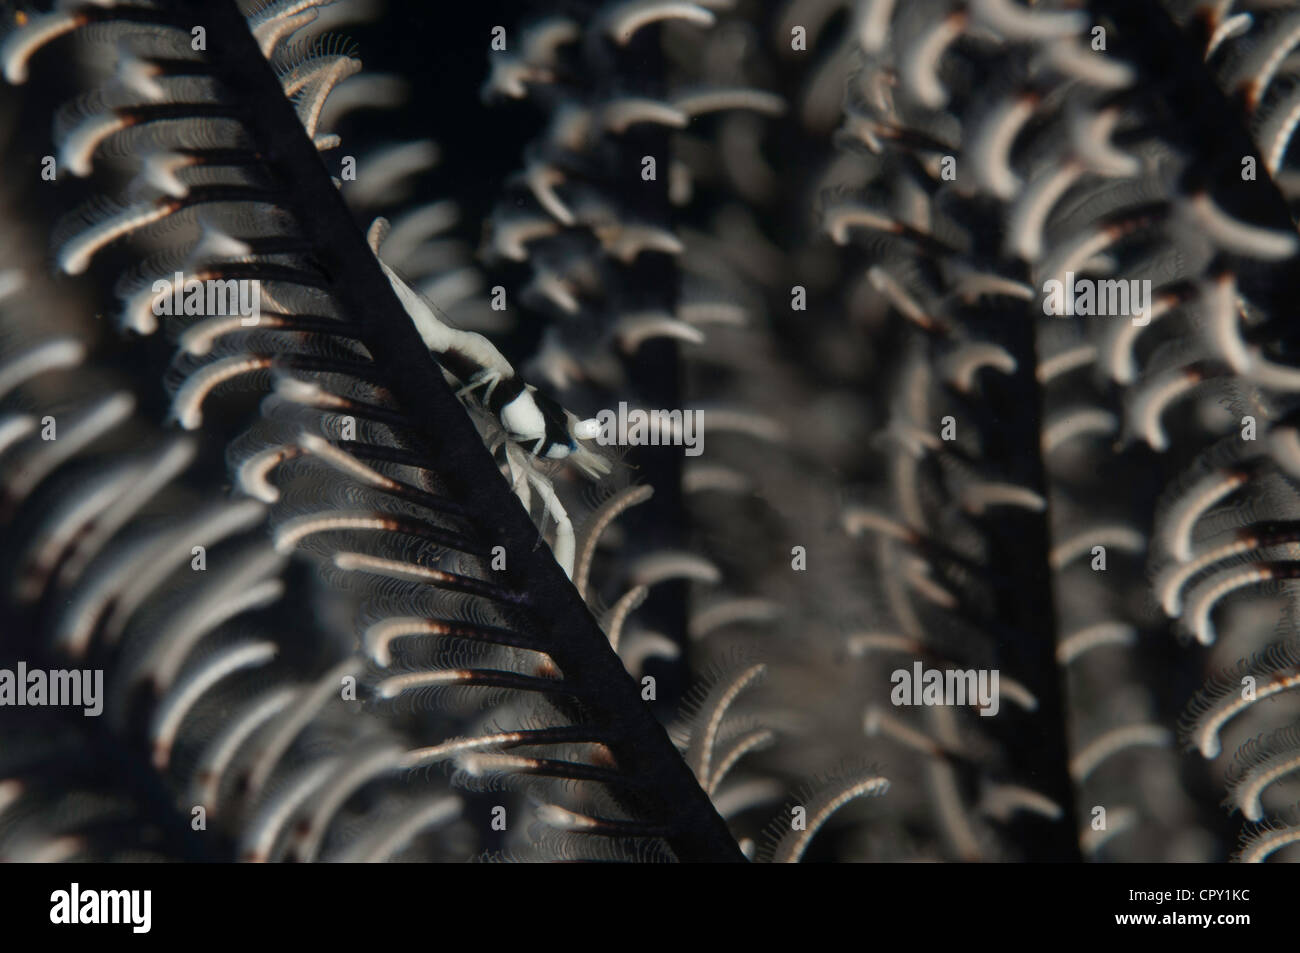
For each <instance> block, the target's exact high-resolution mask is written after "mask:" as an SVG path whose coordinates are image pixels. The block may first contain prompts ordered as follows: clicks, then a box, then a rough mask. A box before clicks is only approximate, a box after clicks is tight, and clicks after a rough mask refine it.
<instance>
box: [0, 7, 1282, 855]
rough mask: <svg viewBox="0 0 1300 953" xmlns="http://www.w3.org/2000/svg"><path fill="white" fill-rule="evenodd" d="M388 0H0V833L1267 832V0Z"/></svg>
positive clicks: (630, 842)
mask: <svg viewBox="0 0 1300 953" xmlns="http://www.w3.org/2000/svg"><path fill="white" fill-rule="evenodd" d="M391 6H392V9H390V10H388V11H387V19H385V18H384V16H383V11H381V10H380V9H379V7H378V5H376V4H373V3H367V2H361V0H338V2H323V0H322V2H314V0H275V2H251V0H249V2H243V0H240V2H236V0H203V2H198V0H174V2H172V0H121V2H106V0H99V2H89V0H88V2H84V3H63V4H59V5H57V6H56V8H55V9H53V10H36V9H31V8H29V7H28V6H27V5H14V4H7V5H6V10H5V20H4V24H3V27H4V33H3V35H2V36H0V70H2V71H3V74H4V80H5V83H4V85H3V86H2V87H0V124H2V125H0V142H2V143H3V144H4V148H3V150H0V181H2V183H3V189H0V252H2V253H3V254H0V261H3V269H2V270H0V525H3V527H4V529H3V532H4V538H5V542H6V545H5V546H4V547H3V553H0V602H2V603H3V605H2V606H0V612H2V613H3V614H4V617H5V618H6V619H9V620H12V622H10V623H9V624H8V625H7V626H6V627H5V629H4V630H3V633H2V635H0V703H4V704H2V705H0V728H2V729H3V730H0V856H4V857H12V858H18V859H58V860H65V859H78V858H80V859H135V858H143V857H149V858H175V859H188V860H227V859H246V860H256V861H276V860H354V861H355V860H373V861H378V860H431V861H455V860H466V859H474V858H486V859H520V860H530V859H542V860H593V861H606V860H628V861H659V860H677V861H742V860H745V859H751V860H761V861H777V862H796V861H800V860H843V861H852V860H959V861H968V860H1112V861H1136V860H1159V861H1170V860H1199V861H1208V860H1226V859H1229V858H1234V859H1238V860H1247V861H1262V860H1270V861H1280V860H1292V859H1295V858H1296V857H1297V856H1300V853H1297V851H1300V847H1298V846H1297V837H1296V835H1295V832H1296V825H1295V818H1294V816H1293V814H1294V804H1295V802H1296V801H1297V800H1298V799H1300V727H1298V725H1300V723H1298V722H1297V717H1300V692H1297V691H1296V690H1295V689H1296V688H1297V686H1300V668H1298V664H1300V663H1298V659H1300V655H1298V654H1297V653H1298V652H1300V649H1298V648H1297V645H1298V644H1300V643H1297V638H1296V619H1297V618H1300V615H1298V613H1300V606H1297V604H1296V594H1297V589H1296V584H1295V580H1296V579H1297V578H1300V484H1298V483H1297V481H1298V480H1300V437H1298V436H1297V420H1296V412H1297V408H1296V405H1295V403H1294V402H1293V400H1292V397H1291V395H1292V394H1293V393H1295V392H1297V390H1300V364H1298V363H1297V362H1296V360H1295V353H1296V348H1295V343H1296V342H1295V340H1294V333H1293V332H1292V331H1291V330H1290V329H1289V327H1288V324H1287V321H1288V307H1289V305H1290V303H1291V302H1293V301H1294V300H1296V298H1297V297H1298V296H1300V286H1298V285H1297V283H1298V282H1300V268H1297V267H1296V265H1297V261H1296V258H1297V254H1300V234H1297V230H1296V223H1295V218H1294V209H1295V208H1296V201H1297V196H1296V191H1297V182H1300V179H1297V178H1296V171H1295V169H1294V167H1293V166H1294V163H1289V162H1288V147H1289V143H1290V138H1291V135H1292V133H1293V131H1294V128H1295V126H1296V122H1297V116H1300V96H1298V95H1297V89H1298V88H1300V86H1297V84H1298V83H1300V61H1297V59H1296V57H1295V56H1294V55H1292V54H1293V53H1294V50H1295V47H1296V46H1297V44H1298V43H1300V39H1298V38H1300V29H1297V23H1298V22H1300V21H1297V17H1300V4H1295V3H1290V2H1278V0H1258V2H1256V0H1239V2H1236V3H1233V2H1210V0H1163V2H1157V0H1113V2H1112V0H1090V2H1078V0H1042V2H1036V3H1029V2H1023V0H907V2H906V3H903V2H894V0H789V2H784V3H781V4H769V3H764V2H760V0H736V2H726V3H723V2H709V0H700V2H698V3H682V2H668V0H631V2H628V0H617V2H608V3H599V2H595V0H564V2H549V3H548V2H543V0H538V2H535V3H530V4H528V5H527V6H528V10H527V11H526V12H525V13H523V14H522V15H521V14H520V13H519V11H517V10H514V9H511V8H513V7H515V6H516V5H515V4H492V3H486V4H445V5H444V4H439V5H424V4H418V3H411V4H400V3H397V2H395V0H394V2H393V3H392V4H391ZM340 31H342V32H340ZM345 34H346V35H345ZM363 59H364V60H365V63H366V66H365V68H364V69H363V67H362V60H363ZM20 667H21V671H23V672H28V671H33V672H39V673H41V678H42V679H48V681H46V682H43V683H42V684H43V685H46V686H54V685H55V684H56V683H57V685H58V686H59V691H63V690H64V689H67V690H68V691H71V689H72V688H73V687H75V686H81V685H83V684H84V685H86V686H92V685H93V684H94V682H93V679H92V680H91V681H86V682H84V683H83V682H80V681H77V680H76V678H77V677H79V673H82V672H90V673H92V674H93V673H94V672H99V673H102V691H95V692H93V693H94V694H96V695H98V696H100V697H97V698H93V699H91V698H86V697H82V698H80V701H81V702H82V703H84V704H82V705H80V706H75V707H74V706H72V705H71V704H65V705H60V704H50V703H48V702H46V701H42V702H40V703H39V704H33V705H24V706H22V707H19V706H18V705H16V704H13V703H12V702H7V701H6V700H5V699H6V697H7V696H6V695H5V694H4V691H5V685H6V682H5V680H4V673H5V672H16V671H18V670H19V669H20ZM60 673H63V674H60ZM10 683H12V678H11V679H10ZM22 688H23V690H24V692H26V691H27V689H28V688H29V686H27V685H26V684H24V685H23V686H22ZM43 691H44V689H43ZM91 691H92V690H91V689H90V688H87V689H85V691H83V692H82V694H83V695H85V694H86V692H91ZM17 697H18V696H17V695H14V698H17ZM22 697H23V698H24V699H26V698H27V697H28V695H27V694H24V695H23V696H22ZM31 697H33V698H34V697H35V696H31ZM45 697H46V696H44V695H43V696H42V698H45ZM48 697H49V699H50V700H51V701H53V699H54V696H53V695H52V694H51V695H49V696H48ZM96 706H99V707H101V712H102V713H101V714H98V715H95V716H90V717H86V715H85V714H84V713H83V710H82V709H84V708H90V707H96ZM108 764H112V765H114V766H115V767H114V770H113V771H112V772H111V774H112V776H111V778H109V777H108V774H109V772H107V770H106V768H105V766H106V765H108ZM1225 792H1226V800H1224V796H1225ZM1224 805H1226V807H1227V810H1224V809H1223V808H1224ZM1243 825H1244V827H1243Z"/></svg>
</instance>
